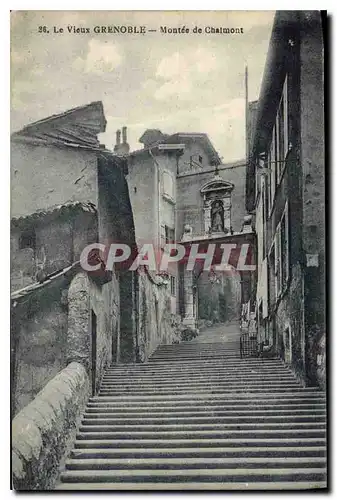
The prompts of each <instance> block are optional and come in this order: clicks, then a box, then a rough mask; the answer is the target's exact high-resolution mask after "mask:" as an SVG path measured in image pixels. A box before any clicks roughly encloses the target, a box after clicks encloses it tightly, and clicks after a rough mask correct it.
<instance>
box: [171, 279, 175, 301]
mask: <svg viewBox="0 0 337 500" xmlns="http://www.w3.org/2000/svg"><path fill="white" fill-rule="evenodd" d="M170 283H171V295H172V296H173V297H175V295H176V277H175V276H170Z"/></svg>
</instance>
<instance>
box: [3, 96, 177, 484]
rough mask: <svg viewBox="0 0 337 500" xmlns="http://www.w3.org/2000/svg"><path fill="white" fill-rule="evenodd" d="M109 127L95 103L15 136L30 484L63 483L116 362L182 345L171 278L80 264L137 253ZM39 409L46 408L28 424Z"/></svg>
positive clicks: (19, 434) (14, 305) (19, 409)
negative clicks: (67, 456) (91, 399)
mask: <svg viewBox="0 0 337 500" xmlns="http://www.w3.org/2000/svg"><path fill="white" fill-rule="evenodd" d="M105 124H106V120H105V117H104V112H103V107H102V104H101V103H100V102H95V103H91V104H88V105H86V106H82V107H80V108H75V109H73V110H70V111H67V112H66V113H63V114H60V115H55V116H52V117H49V118H46V119H44V120H42V121H39V122H36V123H34V124H32V125H28V126H27V127H25V128H23V129H22V130H21V131H19V132H17V133H15V134H13V135H12V137H11V146H12V155H11V163H12V204H11V212H12V220H11V226H12V228H11V261H12V262H11V288H12V293H11V314H12V320H11V361H12V363H11V366H12V410H13V416H14V415H16V417H15V418H14V421H13V450H14V451H13V456H14V457H15V460H17V461H16V462H15V467H16V466H17V468H15V471H16V473H18V474H19V476H20V474H21V473H22V475H23V476H24V477H25V482H24V483H22V484H25V485H26V486H27V485H28V484H30V483H29V481H32V484H33V483H34V484H35V485H38V484H40V485H41V484H44V485H46V484H47V483H48V481H50V482H52V481H53V477H54V474H56V473H57V469H56V468H55V466H53V463H54V462H55V464H58V463H59V461H60V460H61V458H62V456H63V454H64V452H65V446H66V439H65V437H66V436H68V433H71V431H72V429H74V428H75V427H76V419H77V417H78V415H79V414H80V413H81V412H82V410H83V407H82V406H81V405H82V404H84V403H85V402H86V401H87V398H88V396H89V395H90V394H95V393H96V391H97V390H98V388H99V386H100V384H101V379H102V376H103V372H104V370H105V369H106V367H107V366H109V365H111V364H114V363H129V362H136V361H145V360H146V359H147V358H148V356H149V355H150V354H151V352H153V350H154V349H155V348H156V347H157V346H158V344H160V343H164V342H165V343H170V342H172V340H173V333H172V328H171V318H170V304H169V302H168V301H167V292H166V289H167V288H168V287H169V284H168V282H167V281H165V280H164V279H162V278H161V277H160V276H156V275H151V273H149V272H147V270H146V268H145V269H144V268H142V266H141V267H140V268H138V269H137V270H136V271H134V272H132V271H129V270H128V269H125V268H123V267H122V266H120V267H118V268H117V266H115V267H114V268H113V269H112V270H107V269H106V257H107V252H98V248H97V249H96V251H92V252H91V253H89V255H88V263H89V265H90V266H94V267H95V270H92V271H91V270H89V271H86V270H85V269H83V266H82V262H81V261H80V259H81V254H82V252H83V250H85V248H86V247H87V245H90V244H93V245H94V246H95V245H97V243H99V244H101V245H105V246H106V248H109V245H110V244H111V243H116V242H123V243H124V244H127V245H129V246H130V247H131V248H133V249H134V248H135V246H136V240H135V227H134V219H133V214H132V208H131V204H130V199H129V191H128V186H127V182H126V174H127V162H126V160H125V158H123V157H121V156H120V155H118V154H116V153H112V152H111V151H109V150H108V149H106V148H105V146H103V145H100V144H99V141H98V138H97V135H98V134H99V133H100V132H103V131H104V130H105ZM75 386H76V393H78V394H76V397H75V394H74V390H75V389H74V388H75ZM50 387H52V389H49V388H50ZM50 391H51V392H50ZM55 391H56V393H55ZM41 394H42V396H41ZM41 398H42V399H43V401H42V402H41V400H40V399H41ZM60 400H62V403H61V406H60V402H59V401H60ZM29 403H30V405H29V406H27V405H28V404H29ZM32 404H33V406H34V405H36V406H37V407H39V408H40V410H39V411H38V412H37V413H36V412H35V411H34V415H31V414H29V415H30V417H28V416H27V415H28V413H29V411H28V409H27V408H31V405H32ZM27 412H28V413H27ZM46 412H47V413H48V412H49V413H50V412H51V413H50V415H49V416H48V417H47V413H46ZM53 412H56V413H53ZM56 414H57V418H56ZM70 415H71V417H70ZM27 426H28V427H27ZM28 428H32V429H33V431H32V432H34V433H35V434H34V435H36V441H35V444H36V443H40V445H37V446H40V448H39V451H38V453H37V454H38V455H39V456H40V459H39V464H38V466H37V467H38V469H39V470H40V468H41V471H40V472H39V471H38V470H35V469H34V467H35V465H34V463H35V462H34V457H35V454H36V453H35V452H36V450H35V449H34V450H35V451H34V450H33V449H30V448H29V449H28V448H24V449H23V448H22V446H26V445H25V443H26V442H27V432H28V433H29V432H30V431H28V430H27V429H28ZM48 447H50V449H49V448H48ZM27 450H28V451H27ZM48 450H49V451H48ZM26 452H27V453H28V455H27V456H26ZM30 453H32V455H30ZM41 454H42V455H43V456H45V457H46V460H47V462H46V470H45V471H43V459H42V458H41V456H42V455H41ZM50 454H51V455H50ZM51 456H52V459H51ZM50 460H52V461H51V462H50ZM53 461H54V462H53ZM32 467H33V469H34V473H33V472H32V471H33V469H32ZM18 471H21V472H20V473H19V472H18ZM46 471H47V473H48V474H49V473H50V478H49V477H48V475H47V476H46ZM32 474H33V476H34V475H35V476H36V477H33V476H32ZM19 476H15V478H16V479H15V481H17V482H16V485H18V484H21V483H20V478H19ZM23 476H22V477H23ZM28 476H29V477H30V478H31V479H27V478H28ZM27 481H28V482H27ZM39 481H40V482H39Z"/></svg>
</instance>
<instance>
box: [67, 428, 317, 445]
mask: <svg viewBox="0 0 337 500" xmlns="http://www.w3.org/2000/svg"><path fill="white" fill-rule="evenodd" d="M252 435H253V436H254V437H255V438H258V437H259V436H261V437H269V438H279V439H287V438H292V437H297V438H301V437H303V438H306V437H308V438H323V437H324V436H325V429H320V428H318V429H301V428H295V429H287V428H282V427H281V426H279V428H277V429H256V428H253V429H251V428H250V429H247V428H246V429H242V430H240V429H221V430H193V431H188V430H172V431H151V430H150V431H137V430H134V429H133V430H130V431H123V432H121V431H116V430H111V431H97V432H94V431H92V430H90V429H85V430H83V431H79V432H78V433H77V435H76V439H77V440H81V439H90V440H92V439H98V440H102V439H107V440H111V445H113V440H120V439H123V440H125V439H152V438H155V439H156V440H159V439H169V440H170V439H197V438H199V439H203V438H212V439H216V438H218V439H224V438H226V437H229V438H233V439H235V438H241V439H243V440H244V439H245V438H246V437H251V436H252Z"/></svg>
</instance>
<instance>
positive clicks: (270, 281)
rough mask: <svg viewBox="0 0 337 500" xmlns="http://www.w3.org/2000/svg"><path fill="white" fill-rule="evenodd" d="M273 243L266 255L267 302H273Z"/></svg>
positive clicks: (271, 303)
mask: <svg viewBox="0 0 337 500" xmlns="http://www.w3.org/2000/svg"><path fill="white" fill-rule="evenodd" d="M275 298H276V296H275V244H274V243H273V245H272V247H271V249H270V252H269V255H268V303H269V304H270V305H271V306H272V305H273V304H274V302H275Z"/></svg>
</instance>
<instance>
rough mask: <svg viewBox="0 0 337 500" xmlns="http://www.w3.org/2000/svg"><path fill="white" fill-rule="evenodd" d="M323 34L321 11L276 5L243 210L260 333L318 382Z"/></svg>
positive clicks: (321, 354)
mask: <svg viewBox="0 0 337 500" xmlns="http://www.w3.org/2000/svg"><path fill="white" fill-rule="evenodd" d="M323 95H324V83H323V38H322V24H321V19H320V13H319V12H286V11H285V12H277V14H276V16H275V21H274V26H273V30H272V35H271V40H270V46H269V52H268V56H267V61H266V66H265V70H264V76H263V81H262V87H261V92H260V98H259V101H258V103H257V105H256V103H255V104H253V105H251V111H253V114H251V117H252V119H253V121H254V126H253V133H252V135H251V141H250V147H249V163H248V169H247V198H246V201H247V210H248V211H249V212H251V213H253V214H255V226H256V233H257V245H258V248H257V255H258V266H257V289H256V290H255V291H256V296H253V297H252V301H253V302H255V300H256V311H257V316H258V328H259V337H260V341H261V342H264V343H265V344H266V346H269V348H270V347H272V348H273V349H274V350H275V351H276V353H277V354H279V355H280V356H281V357H282V359H284V361H285V363H287V364H289V365H290V366H291V367H292V368H293V369H294V370H295V372H296V373H297V374H298V376H299V377H300V378H301V379H302V380H303V381H304V382H306V383H307V384H309V385H317V384H321V385H324V384H325V366H324V363H325V229H324V214H325V208H324V202H325V188H324V157H325V152H324V102H323Z"/></svg>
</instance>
